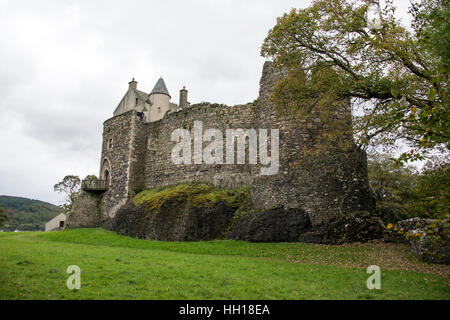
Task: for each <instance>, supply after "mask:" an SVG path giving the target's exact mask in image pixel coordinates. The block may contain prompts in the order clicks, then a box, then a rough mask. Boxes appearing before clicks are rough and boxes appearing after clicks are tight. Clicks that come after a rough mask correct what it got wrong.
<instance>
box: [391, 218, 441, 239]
mask: <svg viewBox="0 0 450 320" xmlns="http://www.w3.org/2000/svg"><path fill="white" fill-rule="evenodd" d="M434 221H435V220H433V219H424V218H418V217H415V218H411V219H407V220H401V221H399V222H397V223H396V224H394V225H390V226H389V228H386V229H385V230H384V232H383V239H384V241H385V242H394V243H404V244H409V243H410V241H409V240H408V239H407V238H406V234H407V233H408V232H412V231H413V230H419V229H420V230H424V229H425V228H426V226H428V225H430V224H431V223H433V222H434Z"/></svg>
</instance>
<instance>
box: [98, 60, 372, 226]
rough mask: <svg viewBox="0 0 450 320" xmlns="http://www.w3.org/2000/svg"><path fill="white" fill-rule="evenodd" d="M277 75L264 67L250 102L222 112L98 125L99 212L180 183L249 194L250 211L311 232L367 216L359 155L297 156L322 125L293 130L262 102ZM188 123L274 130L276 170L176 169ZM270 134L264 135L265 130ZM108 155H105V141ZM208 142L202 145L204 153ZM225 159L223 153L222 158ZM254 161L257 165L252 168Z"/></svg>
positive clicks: (209, 109)
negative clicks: (295, 213)
mask: <svg viewBox="0 0 450 320" xmlns="http://www.w3.org/2000/svg"><path fill="white" fill-rule="evenodd" d="M283 76H284V74H283V73H282V72H279V71H276V70H275V69H274V68H273V67H272V66H271V64H270V63H266V64H265V66H264V69H263V75H262V78H261V83H260V95H259V98H258V100H257V101H255V102H254V103H250V104H247V105H240V106H234V107H227V106H223V105H212V104H199V105H193V106H192V107H190V108H186V109H184V110H182V111H179V112H175V113H171V114H168V115H166V116H165V117H164V118H163V119H161V120H159V121H156V122H151V123H144V122H143V121H142V120H141V119H139V117H137V116H136V112H134V111H130V112H127V113H124V114H122V115H119V116H116V117H113V118H111V119H109V120H107V121H105V123H104V133H103V147H102V162H103V161H105V159H107V160H108V161H109V163H110V166H111V185H110V188H109V190H108V191H106V192H105V193H104V195H103V196H102V201H101V202H102V206H101V210H102V212H103V213H105V214H107V215H109V216H114V214H115V212H116V211H117V209H118V208H119V207H120V206H121V205H123V204H124V203H125V202H126V201H127V199H128V198H129V197H130V196H132V195H133V194H135V193H137V192H139V191H140V190H143V189H148V188H155V187H159V186H167V185H173V184H176V183H179V182H184V181H202V182H208V183H211V184H214V185H217V186H221V187H225V188H230V187H238V186H243V185H250V186H251V194H252V199H253V202H254V206H255V207H256V208H262V209H268V208H280V207H283V208H286V209H287V208H301V209H303V210H305V212H307V214H308V215H309V217H310V219H311V222H312V224H313V225H320V224H323V223H326V222H328V221H330V220H332V219H334V218H335V217H336V216H337V215H339V214H340V213H342V212H348V211H355V210H367V211H371V210H372V209H373V200H372V198H371V195H370V191H369V189H368V188H369V187H368V181H367V169H366V164H365V155H364V154H361V153H358V152H354V151H345V150H342V152H337V153H336V152H333V153H331V154H322V155H321V156H320V157H316V158H314V157H310V156H302V154H303V152H302V151H304V150H305V149H308V148H309V147H310V146H311V144H312V142H313V141H314V139H315V137H316V136H317V134H318V132H319V131H320V130H321V127H322V124H321V123H320V120H319V121H318V119H312V120H308V121H305V120H303V122H299V121H298V119H295V118H294V117H293V116H280V115H278V114H277V113H276V112H275V110H274V108H273V106H272V105H271V103H270V101H269V96H270V94H271V91H272V88H273V86H274V84H275V83H276V82H277V81H278V80H280V79H281V78H282V77H283ZM194 121H202V123H203V131H205V130H206V129H209V128H211V129H219V130H220V131H221V132H222V133H223V135H224V145H225V131H226V129H279V141H280V145H279V150H280V157H279V160H280V167H279V171H278V174H275V175H271V176H260V169H261V165H259V164H258V165H249V164H248V150H246V157H247V161H246V164H235V165H229V164H222V165H217V164H216V165H206V164H192V165H184V164H180V165H175V164H174V163H173V162H172V159H171V151H172V149H173V147H174V146H175V145H176V142H172V141H171V134H172V132H173V131H174V130H175V129H178V128H184V129H188V130H189V131H190V132H191V140H192V146H193V128H194ZM268 132H270V130H268ZM110 139H112V140H113V147H112V148H111V149H108V141H109V140H110ZM208 144H209V142H204V146H206V145H208ZM224 157H225V150H224ZM259 162H260V161H258V163H259Z"/></svg>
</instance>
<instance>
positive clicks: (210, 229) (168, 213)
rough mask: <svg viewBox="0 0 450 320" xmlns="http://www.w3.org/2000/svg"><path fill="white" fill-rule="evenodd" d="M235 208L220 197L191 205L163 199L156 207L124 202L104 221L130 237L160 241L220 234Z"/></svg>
mask: <svg viewBox="0 0 450 320" xmlns="http://www.w3.org/2000/svg"><path fill="white" fill-rule="evenodd" d="M234 211H235V208H232V207H230V206H229V205H227V204H226V203H225V202H224V201H218V202H216V203H214V204H212V205H211V206H205V207H200V208H197V207H193V206H191V205H190V204H189V203H188V202H186V201H183V200H173V199H172V200H167V201H165V202H164V203H163V204H162V205H161V206H160V207H158V208H152V209H148V208H146V204H142V205H139V206H134V205H133V204H131V203H128V204H127V205H125V206H124V207H122V208H121V209H120V210H119V211H118V212H117V214H116V216H115V217H114V218H113V219H112V220H111V221H110V222H109V223H108V228H109V229H110V230H112V231H115V232H117V233H119V234H122V235H127V236H130V237H135V238H140V239H148V240H161V241H195V240H213V239H217V238H219V237H220V236H221V234H222V232H223V230H224V229H225V228H226V226H227V224H228V222H229V220H230V219H231V218H232V217H233V214H234Z"/></svg>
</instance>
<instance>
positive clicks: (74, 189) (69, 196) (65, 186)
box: [53, 175, 81, 211]
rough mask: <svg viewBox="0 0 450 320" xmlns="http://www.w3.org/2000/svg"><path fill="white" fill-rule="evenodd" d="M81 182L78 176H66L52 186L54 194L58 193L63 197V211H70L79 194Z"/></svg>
mask: <svg viewBox="0 0 450 320" xmlns="http://www.w3.org/2000/svg"><path fill="white" fill-rule="evenodd" d="M80 186H81V180H80V178H79V177H78V176H73V175H68V176H65V177H64V178H63V179H62V181H60V182H58V183H57V184H55V185H54V187H53V189H54V190H55V192H59V193H62V194H64V195H65V197H66V199H65V201H66V202H65V203H64V204H62V205H61V207H62V208H63V209H64V210H65V211H70V210H71V209H72V204H73V202H74V201H75V199H76V197H77V196H78V195H79V194H80V191H81V190H80Z"/></svg>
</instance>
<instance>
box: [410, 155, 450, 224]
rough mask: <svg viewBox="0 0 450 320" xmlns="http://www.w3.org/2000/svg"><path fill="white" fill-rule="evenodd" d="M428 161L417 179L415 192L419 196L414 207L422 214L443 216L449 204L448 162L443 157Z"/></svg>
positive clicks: (449, 167) (449, 166) (446, 212)
mask: <svg viewBox="0 0 450 320" xmlns="http://www.w3.org/2000/svg"><path fill="white" fill-rule="evenodd" d="M433 160H434V161H428V162H427V163H426V164H425V166H424V168H423V169H422V172H421V174H420V176H419V177H418V180H417V185H416V188H415V192H416V193H417V194H418V195H419V196H420V197H419V199H418V200H417V201H416V202H415V204H414V207H415V208H416V210H418V211H419V212H421V213H422V215H423V216H426V217H433V218H443V217H445V216H446V215H448V213H449V212H448V208H449V205H450V200H449V199H450V191H449V190H450V189H449V186H450V162H449V159H448V158H447V159H445V158H434V159H433Z"/></svg>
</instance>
